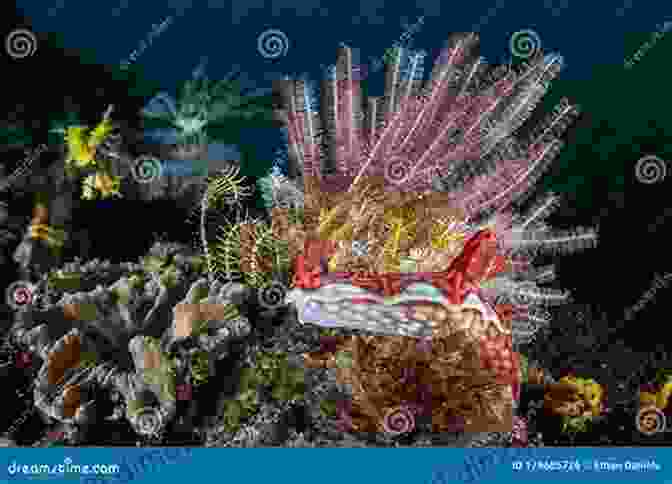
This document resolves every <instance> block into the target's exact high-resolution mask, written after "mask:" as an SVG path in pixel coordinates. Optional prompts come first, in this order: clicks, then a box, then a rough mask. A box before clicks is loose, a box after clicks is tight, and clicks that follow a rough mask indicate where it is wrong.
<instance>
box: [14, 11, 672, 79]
mask: <svg viewBox="0 0 672 484" xmlns="http://www.w3.org/2000/svg"><path fill="white" fill-rule="evenodd" d="M18 5H19V8H21V9H22V11H23V13H24V14H25V15H26V16H28V17H29V18H30V19H31V21H32V23H33V26H34V27H35V29H36V30H38V31H54V32H59V33H61V34H62V35H63V36H64V38H65V42H66V44H67V46H68V47H74V48H88V49H91V50H93V51H95V53H96V56H97V58H98V59H99V60H100V62H102V63H121V62H123V61H124V60H126V59H127V58H128V57H129V56H130V55H131V53H132V52H133V51H134V50H135V49H138V47H139V44H140V42H141V41H142V40H143V39H146V38H147V36H148V35H149V34H150V32H151V31H152V25H153V24H155V25H159V24H160V23H161V22H162V21H163V20H164V19H165V18H167V17H170V16H172V17H173V21H172V23H171V24H170V25H168V26H167V28H166V29H165V30H164V31H163V32H162V33H161V34H160V35H158V36H157V37H156V38H155V39H154V40H153V41H152V43H151V45H149V47H147V48H146V50H145V51H144V52H143V53H142V54H141V55H140V56H139V57H138V59H137V62H138V63H140V64H142V66H143V67H144V68H146V69H147V73H148V74H150V75H151V76H152V77H155V78H157V79H162V80H164V81H165V83H166V85H172V84H175V83H176V82H178V81H179V80H180V79H183V78H185V77H187V76H189V74H190V73H191V70H192V69H193V68H194V67H195V65H196V64H197V63H198V61H199V59H200V58H201V57H203V56H205V57H208V58H209V60H210V62H209V65H208V72H209V74H211V75H213V76H218V75H224V74H226V73H227V72H228V71H229V70H230V69H231V68H232V66H234V65H238V66H240V68H241V69H242V70H244V71H246V72H247V73H249V74H250V76H251V77H253V78H254V79H257V80H262V81H263V80H264V79H273V78H277V77H278V76H280V75H282V74H293V73H302V72H306V71H308V72H309V73H310V74H312V75H315V76H317V75H319V66H320V64H323V65H327V64H330V63H331V62H332V60H333V57H334V50H335V48H336V47H337V46H338V45H339V43H340V42H344V43H346V44H348V45H350V46H352V47H359V48H360V55H361V58H363V59H364V60H366V59H369V58H370V57H373V56H380V55H381V54H382V53H383V52H384V49H385V48H387V47H389V46H390V45H391V44H392V42H393V41H394V40H396V39H398V38H399V37H400V36H401V35H402V33H403V31H404V27H403V24H404V23H406V24H408V25H412V24H414V23H415V22H416V20H417V19H418V18H419V17H421V16H424V22H423V26H422V28H421V30H420V31H419V32H418V33H417V34H415V35H414V36H413V46H414V47H418V48H423V49H426V50H428V51H430V52H432V49H435V48H438V47H440V46H441V44H442V42H443V40H444V39H445V38H446V36H447V34H448V33H450V32H451V31H471V30H472V29H477V30H478V31H479V32H480V33H481V38H482V45H483V49H482V50H483V54H484V55H485V56H486V57H487V58H488V59H491V60H493V61H501V60H504V59H506V58H507V57H509V55H510V54H509V37H510V36H511V34H512V33H514V32H516V31H519V30H523V29H533V30H534V31H536V32H537V33H538V35H539V37H540V39H541V41H542V46H543V48H544V49H545V50H547V51H558V52H560V53H561V54H562V55H563V56H564V57H565V59H566V61H567V69H566V72H565V74H564V75H565V76H571V77H586V76H590V71H591V66H592V65H594V64H595V63H608V64H611V63H621V64H622V63H623V60H624V55H625V54H624V52H623V35H624V33H625V32H654V31H656V30H657V29H658V28H659V27H660V26H661V25H662V24H663V23H664V22H665V21H669V20H672V7H670V6H669V4H667V2H660V1H653V0H637V1H635V0H607V1H601V0H591V1H579V0H538V1H530V0H527V1H524V0H487V1H483V0H481V1H472V2H454V1H450V2H448V1H446V0H443V1H442V0H416V1H413V2H403V1H390V0H388V1H384V0H367V1H366V2H360V1H350V0H339V1H328V2H327V1H322V2H320V1H314V0H313V1H310V0H279V1H264V0H243V1H241V0H142V1H137V0H136V1H133V2H131V1H130V0H100V1H97V2H91V1H90V0H87V1H85V0H18ZM267 29H279V30H281V31H282V32H284V33H285V34H286V36H287V38H288V40H289V48H288V50H287V53H286V55H285V56H282V57H280V58H279V59H277V60H268V59H264V58H263V57H262V56H261V55H260V54H259V52H258V51H257V37H258V35H259V34H260V33H262V32H263V31H265V30H267Z"/></svg>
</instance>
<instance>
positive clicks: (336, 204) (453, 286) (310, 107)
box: [265, 33, 597, 343]
mask: <svg viewBox="0 0 672 484" xmlns="http://www.w3.org/2000/svg"><path fill="white" fill-rule="evenodd" d="M423 64H424V56H422V55H418V54H416V53H409V52H408V51H407V50H405V49H396V50H395V51H394V55H393V56H390V59H388V62H387V64H386V71H385V93H384V96H382V97H380V98H378V97H369V98H365V97H364V96H363V94H362V90H361V86H360V83H359V80H358V79H356V77H355V76H354V75H353V62H352V51H351V50H350V49H349V48H347V47H341V48H339V49H338V52H337V62H336V65H335V69H334V72H333V73H332V74H331V75H330V76H328V78H327V79H325V80H324V82H323V84H322V89H321V93H320V103H319V113H318V112H316V111H318V109H315V107H314V105H315V104H314V103H312V99H313V98H315V97H316V96H315V94H314V92H313V91H312V88H310V87H308V82H307V81H306V80H305V79H299V80H295V81H290V80H283V81H278V83H277V85H276V86H275V90H276V94H277V99H279V101H280V104H281V108H279V112H280V113H281V115H282V117H283V119H284V120H285V122H286V127H287V133H288V143H287V148H288V159H289V160H290V162H292V163H295V164H296V165H297V166H300V167H302V170H299V171H300V172H301V174H302V180H301V181H302V183H301V185H299V184H298V183H296V186H297V187H298V186H302V187H304V193H305V196H304V214H305V217H306V220H307V221H308V222H307V223H306V225H305V230H306V234H307V236H308V238H311V237H312V238H315V239H318V240H320V239H331V240H332V241H338V242H339V243H340V244H341V245H342V246H344V247H347V246H348V243H349V242H352V241H358V242H361V241H362V240H364V239H365V238H367V237H368V236H370V239H369V240H368V242H369V243H368V245H367V247H368V249H367V254H366V256H361V257H360V256H358V257H357V260H356V263H355V257H354V256H353V258H352V261H351V262H348V263H346V262H343V264H342V266H341V265H338V264H332V262H333V261H332V260H330V261H329V264H328V267H335V266H338V267H343V268H344V269H342V270H343V271H344V273H350V272H352V271H351V270H350V269H349V268H357V270H360V271H363V272H362V273H363V274H369V273H372V274H374V275H373V276H371V278H370V279H368V280H365V279H366V277H362V278H360V279H361V282H358V284H363V285H362V286H357V287H358V288H361V287H365V288H366V290H369V289H370V291H369V292H371V293H376V291H380V290H381V289H379V288H378V289H376V284H377V282H376V281H375V280H374V279H376V277H377V276H378V275H380V276H381V279H382V278H387V279H385V281H386V283H389V284H387V286H385V287H384V288H383V289H382V290H384V291H388V292H393V289H391V288H392V287H393V286H394V284H395V281H394V278H395V277H396V276H397V275H399V273H401V272H404V271H406V272H408V271H407V270H406V269H404V271H402V270H401V267H402V264H401V261H400V259H401V258H402V257H403V258H404V261H403V262H404V264H403V266H404V268H407V267H411V266H412V265H413V263H417V262H418V261H417V260H415V261H414V260H412V259H413V257H412V256H411V255H412V253H413V254H415V255H416V256H417V254H426V255H427V257H426V259H429V252H430V249H429V247H430V246H431V251H434V252H436V254H434V255H436V256H437V257H436V260H437V264H439V263H440V264H442V265H441V267H436V268H433V270H432V271H430V273H432V274H433V275H432V277H435V276H436V279H433V280H432V284H433V285H434V286H435V287H442V288H445V289H442V290H444V291H447V292H450V291H453V294H452V296H450V297H451V300H455V299H460V298H462V300H465V301H466V298H467V296H466V295H464V294H462V290H463V289H464V288H465V287H466V286H469V289H464V291H465V292H466V291H475V292H476V293H478V297H479V298H485V299H486V300H487V301H488V302H490V303H492V304H491V306H497V305H498V304H504V305H506V306H509V307H512V308H513V315H508V316H507V317H510V318H511V319H513V330H512V332H513V334H514V338H517V343H519V342H521V341H525V340H528V339H529V338H530V337H532V336H533V335H534V333H535V332H536V331H537V330H539V328H541V327H543V326H544V325H545V324H547V321H548V318H547V313H546V308H548V307H552V306H554V305H556V304H562V303H563V302H566V301H567V300H568V293H567V292H565V291H561V290H557V289H551V288H548V287H547V286H546V284H547V283H549V282H551V281H552V280H553V278H554V271H553V269H552V266H545V267H541V268H539V269H537V268H535V267H534V266H533V265H532V262H533V260H534V258H535V257H536V256H537V255H541V254H545V253H550V254H559V253H569V252H573V251H577V250H582V249H585V248H589V247H593V246H594V245H595V243H596V242H597V231H596V230H595V229H583V228H577V229H573V230H565V231H554V230H552V229H551V228H550V227H549V226H547V225H546V219H547V217H548V216H549V214H551V213H552V212H553V211H554V210H555V209H556V208H557V207H558V205H559V197H558V196H557V195H555V194H552V193H551V194H548V195H546V196H545V197H544V198H542V199H540V200H539V201H537V202H534V203H532V204H531V207H530V208H529V209H526V210H523V209H524V207H525V206H526V205H527V200H528V198H530V197H531V196H532V195H533V194H535V188H536V187H537V186H538V182H539V180H540V178H541V177H542V176H543V175H544V173H545V172H546V171H547V169H548V167H549V166H550V165H551V163H552V162H553V161H554V160H555V158H556V157H557V155H558V153H559V152H560V150H561V149H562V147H563V143H564V141H563V138H564V137H565V134H566V133H567V130H568V128H569V126H570V125H571V124H572V123H573V122H574V121H575V120H576V118H577V116H578V114H579V109H578V108H577V107H576V106H574V105H572V104H570V103H569V102H568V101H567V100H566V99H563V100H561V102H560V104H559V105H558V106H557V107H556V108H555V109H554V110H553V112H551V113H550V114H549V115H548V116H546V117H545V118H544V119H543V120H542V121H541V122H539V123H538V124H537V125H536V126H528V125H529V124H530V119H531V115H532V113H533V111H534V110H535V109H536V108H537V107H538V106H539V103H540V101H541V100H542V99H543V97H544V95H545V94H546V93H547V92H548V89H549V86H550V83H551V82H552V81H553V79H554V78H555V77H556V76H557V75H558V73H559V72H560V71H561V69H562V67H563V59H562V57H561V56H559V55H556V54H546V55H545V54H544V53H542V52H540V53H539V54H538V55H536V56H534V57H533V58H531V59H530V60H529V62H526V63H524V64H523V65H522V66H520V67H519V68H515V69H514V68H513V67H512V66H499V67H491V66H489V65H488V64H487V63H486V62H485V60H484V59H483V58H482V57H480V55H479V39H478V36H477V35H475V34H469V33H465V34H455V35H453V36H452V37H451V38H450V39H449V42H448V44H447V46H446V48H445V49H444V50H443V51H442V52H441V53H440V55H439V57H438V58H437V59H436V62H435V64H434V67H433V69H432V72H431V76H430V77H429V79H427V80H423V79H422V74H421V73H422V72H423V67H424V65H423ZM307 92H309V94H306V93H307ZM274 182H276V183H275V185H274ZM265 183H266V185H267V192H268V194H267V196H266V198H267V199H268V202H269V203H277V202H276V201H275V199H274V198H273V197H274V193H275V194H278V193H283V190H284V191H285V192H290V193H293V190H291V189H286V190H285V188H283V185H282V183H284V180H282V179H277V180H274V179H271V178H269V179H268V180H267V181H266V182H265ZM292 183H293V182H292ZM374 186H376V187H379V188H381V190H380V193H381V194H380V196H379V197H378V199H373V198H372V197H369V196H364V194H365V193H367V191H368V190H369V189H370V188H371V187H374ZM285 197H286V198H289V199H290V200H294V198H295V197H293V196H290V195H285ZM429 200H431V204H433V207H432V206H430V202H429ZM425 205H427V206H425ZM406 206H413V207H414V208H415V209H417V213H416V215H415V221H414V222H413V223H409V221H408V220H405V219H404V217H401V216H399V215H398V213H397V212H398V211H399V210H402V209H403V208H404V207H406ZM437 207H438V208H437ZM444 212H445V213H444ZM444 219H445V220H444ZM364 228H366V230H364ZM349 239H352V241H350V240H349ZM371 241H375V242H373V243H372V242H371ZM342 248H343V247H341V249H342ZM442 251H443V252H442ZM343 252H344V251H343V250H341V251H340V252H338V255H339V257H340V258H341V259H346V258H347V257H348V256H347V254H344V253H343ZM411 252H412V253H411ZM453 253H454V254H453ZM439 256H442V257H439ZM421 258H422V257H421ZM409 259H410V260H409ZM339 260H340V259H339ZM439 261H440V262H439ZM298 262H299V264H297V265H301V264H304V265H306V264H307V263H306V262H305V260H299V261H298ZM447 262H449V263H450V265H447V264H446V263H447ZM339 264H340V262H339ZM444 264H446V265H444ZM416 265H417V264H416ZM364 267H365V268H367V269H366V270H365V271H364V270H363V269H361V268H364ZM423 267H426V266H423ZM345 268H348V270H347V271H346V270H345ZM304 269H305V270H303V272H304V273H303V274H301V277H299V278H297V279H296V281H298V282H296V283H295V284H297V285H300V286H301V287H296V288H295V290H294V293H295V295H299V293H300V292H301V291H304V290H305V291H306V293H307V294H312V293H310V292H309V291H311V290H312V291H315V290H316V292H319V291H322V290H323V289H324V290H325V294H326V293H327V292H328V291H326V289H325V288H324V287H321V286H320V284H321V282H320V280H318V276H315V278H314V279H311V277H313V274H314V273H315V271H317V270H318V269H319V268H315V267H306V268H304ZM337 271H338V269H336V270H335V271H334V272H337ZM367 271H368V272H367ZM451 271H452V272H451ZM437 274H438V275H437ZM439 276H445V278H446V280H445V281H442V280H441V278H440V277H439ZM414 277H421V276H420V275H417V276H415V275H414ZM451 278H452V279H451ZM353 280H354V279H353ZM381 284H382V283H381ZM352 285H353V287H354V286H355V285H356V284H355V282H353V283H352ZM346 286H347V285H346ZM542 286H544V287H542ZM325 287H328V285H327V286H325ZM460 287H462V288H463V289H459V288H460ZM398 290H399V291H401V293H402V294H403V291H402V290H401V289H398ZM344 291H345V289H344ZM346 292H347V291H346ZM348 294H349V293H348ZM353 294H354V293H353ZM357 294H358V296H357V297H360V296H361V295H360V294H359V292H358V293H357ZM385 294H386V296H385V297H388V294H387V293H385ZM458 294H461V295H459V296H458ZM369 296H370V294H369V293H367V294H366V297H369ZM297 297H298V296H297ZM353 297H354V296H353ZM361 297H364V296H361ZM390 297H396V296H390ZM388 303H389V301H387V302H386V304H388ZM451 304H455V303H454V302H453V303H451ZM464 304H466V303H464ZM502 311H504V310H502ZM309 319H310V318H309ZM318 319H319V318H318ZM355 319H356V318H355ZM370 319H371V318H368V319H367V321H369V320H370ZM328 323H329V324H330V325H331V324H332V323H333V321H331V320H329V321H328ZM315 324H321V323H320V322H319V321H318V322H316V323H315ZM325 324H326V323H325ZM367 324H368V326H366V328H367V330H369V331H373V332H376V331H377V330H378V331H379V332H381V333H384V334H391V332H392V333H393V332H394V330H393V329H391V328H390V326H389V324H388V325H387V326H385V324H387V322H386V323H385V324H383V323H380V324H378V325H377V323H376V322H375V321H374V322H371V321H369V323H367ZM404 324H406V327H410V326H409V325H408V324H407V322H406V323H404V322H403V321H402V320H399V321H398V326H399V328H398V329H399V331H398V332H397V334H408V332H404V330H402V329H401V328H402V327H404ZM343 325H344V326H345V327H355V326H356V325H357V323H356V321H355V320H354V319H353V321H350V322H348V321H344V322H343ZM358 327H359V326H358ZM360 329H361V328H360ZM516 335H518V336H516Z"/></svg>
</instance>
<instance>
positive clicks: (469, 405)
mask: <svg viewBox="0 0 672 484" xmlns="http://www.w3.org/2000/svg"><path fill="white" fill-rule="evenodd" d="M420 343H421V341H420V340H419V339H418V338H410V337H384V336H357V337H350V338H347V339H345V340H341V341H340V342H339V344H338V349H337V352H336V353H335V354H333V355H332V356H331V357H330V356H326V357H325V356H321V355H319V354H310V355H307V363H308V365H309V366H327V367H335V368H337V370H336V371H337V375H338V379H339V380H340V381H341V383H342V384H345V385H347V386H348V387H350V388H352V403H351V405H350V408H351V414H350V415H349V419H350V420H351V423H352V427H353V428H354V429H355V430H359V431H386V432H393V433H394V432H395V431H391V430H390V428H398V426H397V425H396V424H395V425H391V424H390V418H391V417H390V418H386V415H388V417H389V416H390V415H392V414H394V415H402V414H403V415H406V417H407V418H403V419H401V420H403V421H405V422H407V424H408V425H411V423H410V422H411V419H413V422H415V415H420V414H425V415H427V416H431V419H432V430H433V431H434V432H443V431H449V430H450V429H453V427H454V419H455V418H456V417H462V418H464V420H465V421H466V427H465V428H467V429H468V430H470V431H494V430H496V429H500V430H507V429H509V430H510V428H511V392H510V390H509V389H508V386H507V385H504V384H500V383H497V382H496V381H494V380H493V379H492V377H490V376H488V375H487V374H486V373H485V371H484V370H483V369H482V368H481V367H480V364H479V356H478V355H479V347H478V344H477V343H475V342H474V341H473V340H472V339H470V338H468V337H467V336H466V335H464V334H462V335H458V336H454V337H451V338H443V339H441V338H436V339H432V341H431V343H430V344H429V345H424V346H423V345H421V344H420ZM425 346H426V348H425ZM423 348H424V349H423ZM345 354H347V364H344V363H343V362H344V361H345V360H344V357H343V355H345ZM339 355H340V357H339ZM339 360H340V361H339ZM394 409H397V410H398V411H396V410H394ZM399 409H404V410H399ZM400 412H401V413H400ZM391 420H394V421H396V420H397V419H396V418H392V419H391ZM413 425H414V423H413ZM400 427H404V428H407V425H406V424H404V425H402V426H400ZM404 432H406V430H404Z"/></svg>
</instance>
